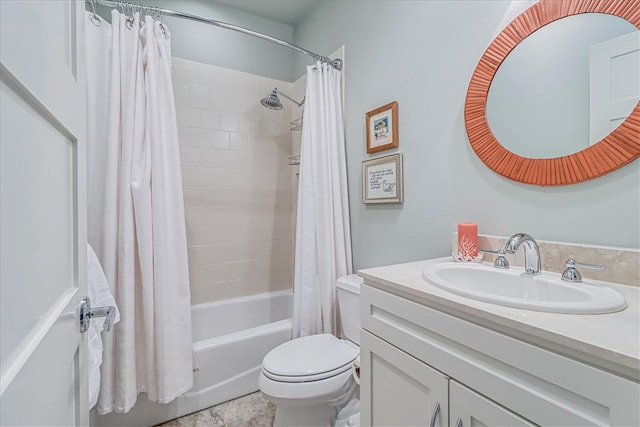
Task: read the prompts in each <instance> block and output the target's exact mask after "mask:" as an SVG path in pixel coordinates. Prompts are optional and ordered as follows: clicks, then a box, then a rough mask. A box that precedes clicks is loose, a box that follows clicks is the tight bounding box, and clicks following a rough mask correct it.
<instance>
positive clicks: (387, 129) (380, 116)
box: [366, 101, 399, 154]
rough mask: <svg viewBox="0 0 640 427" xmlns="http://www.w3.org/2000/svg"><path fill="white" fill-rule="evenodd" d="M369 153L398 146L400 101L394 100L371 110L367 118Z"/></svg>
mask: <svg viewBox="0 0 640 427" xmlns="http://www.w3.org/2000/svg"><path fill="white" fill-rule="evenodd" d="M366 127H367V153H369V154H371V153H377V152H379V151H384V150H389V149H391V148H397V147H398V145H399V142H398V102H396V101H393V102H391V103H389V104H387V105H383V106H382V107H380V108H376V109H375V110H372V111H369V112H368V113H367V120H366Z"/></svg>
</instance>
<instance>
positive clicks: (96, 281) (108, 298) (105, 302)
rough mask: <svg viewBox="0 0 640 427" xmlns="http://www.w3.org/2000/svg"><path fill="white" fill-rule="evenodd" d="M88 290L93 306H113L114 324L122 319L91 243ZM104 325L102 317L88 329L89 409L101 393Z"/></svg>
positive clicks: (88, 257)
mask: <svg viewBox="0 0 640 427" xmlns="http://www.w3.org/2000/svg"><path fill="white" fill-rule="evenodd" d="M87 291H88V294H89V298H90V299H91V306H92V307H104V306H113V307H115V308H116V314H115V316H114V318H113V323H112V325H115V324H116V323H118V322H119V321H120V312H119V311H118V307H117V306H116V300H115V299H114V298H113V295H112V294H111V289H109V282H107V278H106V277H105V275H104V271H102V266H101V265H100V261H98V257H97V256H96V253H95V252H94V251H93V248H92V247H91V245H89V244H87ZM103 327H104V322H103V321H102V319H100V318H98V319H94V320H93V321H92V322H91V323H90V326H89V330H88V331H87V332H88V334H89V358H88V359H89V360H88V362H89V363H88V364H89V409H91V408H93V407H94V406H95V404H96V402H97V401H98V394H99V393H100V365H102V336H101V334H100V333H101V332H102V330H103Z"/></svg>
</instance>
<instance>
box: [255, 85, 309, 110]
mask: <svg viewBox="0 0 640 427" xmlns="http://www.w3.org/2000/svg"><path fill="white" fill-rule="evenodd" d="M278 94H280V95H282V96H284V97H285V98H287V99H288V100H289V101H291V102H293V103H294V104H296V105H297V106H298V107H302V105H303V104H304V98H302V101H300V102H298V101H296V100H295V99H293V98H291V97H290V96H289V95H287V94H286V93H282V92H279V91H278V88H275V89H273V90H272V91H271V93H270V94H269V95H267V96H265V97H264V98H262V99H261V100H260V103H261V104H262V105H264V106H265V107H267V108H270V109H271V110H282V102H280V97H279V96H278Z"/></svg>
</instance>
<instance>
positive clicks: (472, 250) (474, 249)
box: [458, 222, 478, 258]
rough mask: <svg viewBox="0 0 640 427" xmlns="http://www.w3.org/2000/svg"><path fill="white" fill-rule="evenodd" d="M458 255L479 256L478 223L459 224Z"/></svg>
mask: <svg viewBox="0 0 640 427" xmlns="http://www.w3.org/2000/svg"><path fill="white" fill-rule="evenodd" d="M458 255H459V256H461V257H470V258H475V257H477V256H478V224H475V223H472V222H467V223H460V224H458Z"/></svg>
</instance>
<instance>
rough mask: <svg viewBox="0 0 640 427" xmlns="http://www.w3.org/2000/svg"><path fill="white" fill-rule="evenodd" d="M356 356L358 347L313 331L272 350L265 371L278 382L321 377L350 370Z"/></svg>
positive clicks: (311, 379)
mask: <svg viewBox="0 0 640 427" xmlns="http://www.w3.org/2000/svg"><path fill="white" fill-rule="evenodd" d="M357 357H358V349H357V347H355V346H353V345H349V344H347V342H345V341H344V340H341V339H339V338H336V337H335V336H334V335H331V334H320V335H311V336H307V337H302V338H296V339H294V340H291V341H288V342H286V343H284V344H281V345H280V346H278V347H276V348H275V349H273V350H271V351H270V352H269V354H267V355H266V356H265V358H264V360H263V363H262V372H263V374H264V375H265V377H267V378H269V379H271V380H274V381H279V382H287V383H301V382H310V381H320V380H324V379H327V378H331V377H335V376H337V375H340V374H341V373H343V372H345V371H349V370H350V369H351V364H352V363H353V361H354V360H355V359H356V358H357Z"/></svg>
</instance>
